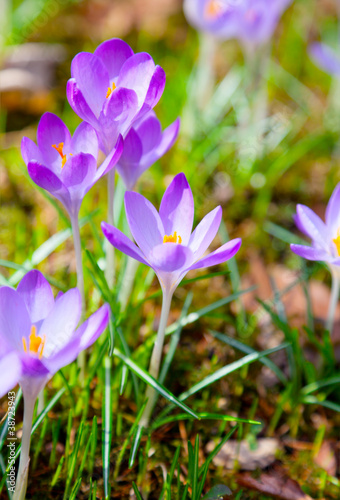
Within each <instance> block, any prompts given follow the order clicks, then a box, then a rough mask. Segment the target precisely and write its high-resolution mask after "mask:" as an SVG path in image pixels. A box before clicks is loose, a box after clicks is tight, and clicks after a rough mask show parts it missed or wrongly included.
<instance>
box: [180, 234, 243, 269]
mask: <svg viewBox="0 0 340 500" xmlns="http://www.w3.org/2000/svg"><path fill="white" fill-rule="evenodd" d="M241 243H242V241H241V239H240V238H236V239H234V240H231V241H228V243H225V244H224V245H222V246H221V247H220V248H218V249H217V250H215V251H214V252H212V253H210V254H209V255H207V256H206V257H203V259H201V260H199V261H198V262H196V263H195V264H193V265H192V266H190V267H189V269H201V268H202V267H209V266H216V265H217V264H222V263H223V262H226V261H227V260H229V259H231V258H232V257H234V255H235V254H236V253H237V252H238V251H239V248H240V246H241Z"/></svg>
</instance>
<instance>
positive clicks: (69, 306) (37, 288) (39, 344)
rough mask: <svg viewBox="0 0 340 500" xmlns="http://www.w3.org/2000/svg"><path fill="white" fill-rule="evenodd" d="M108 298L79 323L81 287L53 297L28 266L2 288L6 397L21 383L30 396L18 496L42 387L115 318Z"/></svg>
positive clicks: (0, 350) (2, 388) (0, 366)
mask: <svg viewBox="0 0 340 500" xmlns="http://www.w3.org/2000/svg"><path fill="white" fill-rule="evenodd" d="M109 314H110V309H109V306H108V305H107V304H105V305H104V306H102V307H101V308H100V309H98V311H97V312H95V313H94V314H92V316H90V317H89V318H88V319H87V320H86V321H85V322H84V323H83V324H82V325H81V326H79V327H78V328H77V325H78V322H79V320H80V316H81V296H80V292H79V290H78V289H77V288H73V289H71V290H69V291H68V292H66V293H64V294H62V293H61V294H59V295H58V296H57V298H56V299H54V297H53V293H52V290H51V287H50V285H49V283H48V282H47V280H46V279H45V278H44V276H43V275H42V274H41V273H40V272H39V271H30V272H28V273H27V274H26V275H25V276H24V277H23V279H22V280H21V281H20V283H19V285H18V287H17V290H13V289H12V288H9V287H7V286H4V287H1V288H0V346H1V347H0V370H1V373H3V374H5V375H4V376H2V377H1V378H0V397H2V396H3V395H4V394H6V393H7V392H8V391H9V390H10V389H12V388H13V387H14V386H15V385H16V384H18V383H19V384H20V386H21V388H22V392H23V397H24V420H23V434H22V441H21V454H20V465H19V470H18V475H17V479H16V486H15V494H14V498H18V499H19V498H20V499H22V498H25V493H26V487H27V475H28V467H29V449H30V441H31V430H32V421H33V412H34V405H35V402H36V399H37V397H38V394H39V392H40V391H41V390H42V389H43V388H44V386H45V384H46V382H47V381H48V380H49V379H50V378H51V377H52V376H53V375H54V373H56V372H57V371H58V370H60V368H62V367H63V366H65V365H67V364H69V363H71V362H72V361H74V360H75V359H76V358H77V356H78V354H79V353H80V352H82V351H83V350H84V349H86V348H87V347H89V346H90V345H92V344H93V342H94V341H95V340H96V339H97V338H98V337H99V336H100V335H101V334H102V333H103V331H104V330H105V328H106V327H107V325H108V322H109Z"/></svg>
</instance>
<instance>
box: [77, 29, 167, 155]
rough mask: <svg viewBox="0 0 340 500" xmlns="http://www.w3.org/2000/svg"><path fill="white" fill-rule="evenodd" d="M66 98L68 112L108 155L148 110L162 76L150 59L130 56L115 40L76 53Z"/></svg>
mask: <svg viewBox="0 0 340 500" xmlns="http://www.w3.org/2000/svg"><path fill="white" fill-rule="evenodd" d="M71 77H72V78H71V79H70V80H69V81H68V84H67V98H68V101H69V103H70V106H71V107H72V109H73V110H74V111H75V112H76V113H77V115H79V116H80V117H81V118H82V119H83V120H85V121H86V122H88V123H90V124H91V125H92V126H93V127H94V128H95V129H96V130H97V133H98V137H99V140H100V148H101V149H102V150H103V152H104V153H105V154H109V152H110V151H111V149H112V147H113V146H114V145H115V143H116V141H117V138H118V135H119V134H122V135H123V137H124V136H125V134H126V133H127V131H128V130H129V128H130V126H131V125H132V123H133V121H134V120H135V119H137V118H140V117H141V116H142V115H143V114H144V113H146V112H148V111H149V110H150V109H152V108H153V107H154V106H155V105H156V104H157V102H158V101H159V99H160V97H161V95H162V93H163V90H164V86H165V73H164V71H163V69H162V68H161V67H160V66H156V65H155V63H154V62H153V59H152V57H151V56H150V55H149V54H147V53H145V52H139V53H137V54H134V53H133V51H132V49H131V48H130V47H129V45H128V44H127V43H125V42H124V41H123V40H120V39H118V38H113V39H111V40H107V41H106V42H103V43H102V44H101V45H99V46H98V47H97V49H96V50H95V52H94V53H93V54H91V53H89V52H80V53H79V54H77V55H76V56H75V58H74V59H73V61H72V65H71Z"/></svg>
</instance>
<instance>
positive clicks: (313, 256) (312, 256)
mask: <svg viewBox="0 0 340 500" xmlns="http://www.w3.org/2000/svg"><path fill="white" fill-rule="evenodd" d="M290 249H291V250H292V251H293V252H294V253H296V254H297V255H299V256H300V257H303V258H304V259H308V260H320V261H326V262H328V261H330V260H332V256H331V255H330V254H329V253H328V252H326V251H325V250H321V249H317V248H314V247H308V246H305V245H295V244H291V245H290Z"/></svg>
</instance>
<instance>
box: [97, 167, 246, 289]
mask: <svg viewBox="0 0 340 500" xmlns="http://www.w3.org/2000/svg"><path fill="white" fill-rule="evenodd" d="M125 210H126V216H127V220H128V224H129V227H130V230H131V233H132V235H133V237H134V239H135V241H136V243H137V245H138V246H137V245H135V244H134V243H133V242H132V241H131V240H130V239H129V238H128V237H127V236H125V234H123V233H122V232H121V231H119V230H118V229H116V228H115V227H113V226H110V225H109V224H107V223H105V222H103V223H102V230H103V233H104V235H105V236H106V238H107V239H108V240H109V242H110V243H111V244H112V245H113V246H114V247H116V248H118V249H119V250H121V251H122V252H124V253H125V254H126V255H129V256H130V257H133V258H134V259H136V260H138V261H139V262H143V263H144V264H146V265H148V266H150V267H152V268H153V269H154V271H155V273H156V274H157V276H158V279H159V281H160V283H161V286H162V289H163V291H166V292H168V293H170V292H173V291H174V290H175V288H176V287H177V285H178V284H179V282H180V281H181V280H182V278H183V277H184V276H185V274H186V273H187V272H188V271H189V270H190V269H199V268H202V267H208V266H213V265H216V264H220V263H221V262H225V261H227V260H228V259H230V258H231V257H233V256H234V255H235V254H236V252H237V251H238V249H239V248H240V246H241V240H240V239H239V238H237V239H234V240H231V241H229V242H228V243H226V244H225V245H222V246H221V247H220V248H218V249H217V250H215V251H214V252H212V253H210V254H208V255H207V256H206V257H203V254H204V253H205V251H206V250H207V248H208V247H209V245H210V243H211V242H212V240H213V239H214V237H215V235H216V233H217V231H218V228H219V225H220V222H221V217H222V209H221V207H216V208H215V209H214V210H212V211H211V212H210V213H209V214H208V215H206V216H205V217H204V219H202V221H201V222H200V223H199V224H198V226H197V227H196V229H195V230H194V231H193V232H192V225H193V220H194V200H193V196H192V192H191V189H190V186H189V184H188V181H187V179H186V177H185V175H184V174H182V173H181V174H178V175H176V177H175V178H174V179H173V181H172V182H171V184H170V186H169V187H168V188H167V190H166V191H165V193H164V196H163V199H162V202H161V206H160V210H159V213H158V212H157V210H156V209H155V207H154V206H153V205H152V204H151V203H150V202H149V201H148V200H147V199H146V198H144V196H141V195H140V194H138V193H135V192H132V191H128V192H126V193H125Z"/></svg>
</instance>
